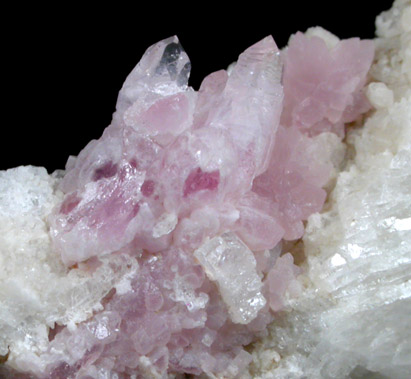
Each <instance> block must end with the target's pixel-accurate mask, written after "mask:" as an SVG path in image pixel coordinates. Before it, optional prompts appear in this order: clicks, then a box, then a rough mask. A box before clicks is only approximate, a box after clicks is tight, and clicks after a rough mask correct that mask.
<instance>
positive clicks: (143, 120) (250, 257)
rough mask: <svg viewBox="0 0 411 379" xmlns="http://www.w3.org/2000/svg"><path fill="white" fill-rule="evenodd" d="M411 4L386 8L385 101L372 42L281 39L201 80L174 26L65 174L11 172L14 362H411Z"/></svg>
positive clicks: (342, 372) (138, 371)
mask: <svg viewBox="0 0 411 379" xmlns="http://www.w3.org/2000/svg"><path fill="white" fill-rule="evenodd" d="M410 9H411V6H410V5H409V3H407V2H405V1H402V2H401V1H397V3H396V5H395V7H394V10H393V11H392V12H393V14H394V15H395V17H396V18H395V20H396V21H395V22H393V23H392V24H390V23H389V22H388V21H386V20H385V17H387V15H385V16H384V15H383V16H382V17H381V18H380V19H379V33H380V34H381V36H382V37H385V38H386V39H387V41H388V38H390V40H389V41H388V42H386V45H384V43H382V42H380V43H381V46H380V47H379V46H378V45H377V47H378V50H377V61H376V63H375V65H374V68H373V70H372V71H371V73H372V75H373V78H374V80H380V81H383V82H385V83H386V84H383V83H371V84H370V85H369V86H368V87H367V92H366V94H367V97H368V100H367V98H366V97H365V92H364V91H363V87H364V85H365V84H366V80H367V73H368V70H369V68H370V65H371V63H372V61H373V54H374V47H373V43H372V42H371V41H360V40H359V39H355V38H354V39H350V40H343V41H340V40H339V39H338V38H337V37H335V36H333V35H332V34H330V33H328V32H326V31H325V30H323V29H321V28H313V29H309V30H308V31H307V32H306V33H305V34H302V33H297V34H296V35H295V36H293V37H292V38H291V39H290V43H289V46H288V48H286V49H285V50H284V51H283V52H280V51H279V50H278V48H277V46H276V45H275V43H274V40H273V39H272V37H267V38H265V39H263V40H261V41H260V42H258V43H256V44H255V45H253V46H251V47H250V48H248V49H247V50H246V51H245V52H244V53H242V54H241V55H240V56H239V59H238V61H237V62H236V64H235V65H233V67H232V68H231V69H230V70H228V71H225V70H221V71H217V72H215V73H212V74H211V75H209V76H207V77H206V78H205V79H204V81H203V83H202V85H201V87H200V89H199V91H198V92H196V91H194V90H193V89H192V88H190V87H189V86H188V77H189V73H190V62H189V60H188V56H187V55H186V53H185V52H184V50H183V49H182V47H181V45H180V43H179V41H178V39H177V37H172V38H169V39H166V40H163V41H160V42H159V43H157V44H155V45H153V46H152V47H150V48H149V49H148V50H147V51H146V53H145V54H144V56H143V57H142V59H141V61H140V63H139V64H138V65H137V66H136V68H135V69H134V70H133V71H132V72H131V74H130V75H129V76H128V78H127V79H126V81H125V83H124V85H123V88H122V89H121V91H120V93H119V97H118V102H117V106H116V112H115V113H114V116H113V121H112V123H111V125H110V126H109V127H108V128H107V129H106V130H105V131H104V133H103V135H102V137H101V138H100V139H98V140H93V141H91V142H90V143H89V144H88V145H87V146H86V147H85V148H84V150H83V151H82V152H81V153H80V154H79V155H78V157H70V158H69V160H68V163H67V166H66V170H65V172H57V173H55V174H53V175H52V176H49V175H48V174H47V173H46V171H45V170H44V169H40V168H34V167H20V168H17V169H12V170H8V171H6V172H1V173H0V231H1V233H0V236H1V237H0V238H1V241H0V246H1V254H0V263H1V267H2V269H1V270H0V301H1V307H0V331H1V333H0V355H2V356H4V357H5V358H4V360H6V359H7V361H6V367H7V370H8V371H5V370H6V369H5V368H3V372H5V373H6V374H5V375H7V376H8V377H13V376H15V375H17V373H16V372H20V373H21V374H19V375H23V376H24V375H26V376H27V377H30V375H31V376H34V377H38V378H115V377H116V378H123V377H124V378H126V377H133V378H137V377H167V376H172V375H179V374H194V375H201V374H205V375H207V376H209V377H227V378H230V377H238V376H243V377H247V375H248V376H249V377H258V376H261V377H273V376H274V377H287V378H290V377H296V378H299V377H303V376H304V375H308V376H310V377H313V378H315V377H344V376H347V375H350V374H351V373H354V374H355V375H360V374H361V373H364V372H365V373H367V372H369V371H377V372H380V373H382V374H383V375H388V376H394V377H395V376H397V377H401V376H406V373H407V370H408V369H409V364H408V363H407V362H408V361H407V357H408V355H409V350H410V343H411V342H410V341H411V338H410V336H409V333H408V332H407V333H408V334H407V333H402V336H401V333H400V329H399V328H398V327H397V325H396V322H395V320H396V317H395V312H399V316H398V319H399V320H402V319H404V323H405V322H406V315H407V313H408V311H409V298H410V297H409V296H410V293H411V291H410V289H409V286H408V283H409V279H410V278H409V276H408V277H407V272H408V270H407V268H408V266H409V263H410V246H408V245H409V244H407V241H408V240H411V236H409V235H408V234H409V233H408V232H409V229H410V228H409V218H410V217H409V215H410V212H411V210H410V209H409V205H410V204H411V199H410V197H409V194H408V192H407V188H409V186H410V185H411V177H410V174H411V173H410V172H409V167H410V165H409V163H410V161H411V158H410V146H411V141H410V130H411V126H410V124H411V114H410V110H411V106H410V103H411V98H410V93H409V91H410V89H409V87H410V85H409V83H410V78H411V76H410V75H409V72H411V70H410V67H409V63H410V60H409V59H408V58H409V56H410V54H409V51H410V49H411V48H410V47H409V40H410V39H409V38H408V37H407V35H408V36H409V29H407V27H408V26H407V25H409V24H410V23H409V22H408V21H409V15H410ZM398 14H401V15H402V16H401V18H398V17H399V16H398ZM407 17H408V18H407ZM388 18H390V14H388ZM404 20H405V21H404ZM407 20H408V21H407ZM399 24H401V26H398V25H399ZM387 25H389V26H387ZM395 28H398V29H395ZM401 28H402V29H401ZM401 33H402V34H401ZM406 33H408V34H406ZM404 36H405V37H404ZM407 38H408V39H407ZM407 41H408V42H407ZM387 46H388V47H387ZM392 46H394V47H395V49H397V50H393V47H392ZM393 51H394V52H393ZM378 54H380V55H378ZM388 54H394V57H401V59H391V60H390V62H393V63H392V64H399V63H398V62H402V63H401V64H402V66H401V68H395V67H394V68H389V69H387V66H386V64H387V63H385V62H387V59H386V57H387V56H388ZM395 54H396V55H395ZM396 62H397V63H396ZM302 63H303V64H302ZM283 65H284V67H283ZM387 72H388V74H387ZM399 72H401V74H399ZM393 83H395V84H393ZM394 87H395V88H394ZM371 106H374V107H375V108H376V109H377V111H375V113H374V114H373V115H372V116H371V117H370V118H369V119H368V121H367V123H366V124H365V126H364V128H363V129H361V130H360V129H359V130H354V131H352V132H350V133H349V135H348V139H347V143H348V148H349V153H350V156H351V157H352V160H351V161H345V162H344V156H345V145H344V144H343V142H342V141H341V138H342V137H343V136H344V133H345V126H344V125H345V123H347V122H351V121H353V120H356V119H357V118H358V117H359V116H360V115H361V114H362V113H364V112H366V111H368V110H370V108H371ZM390 106H392V110H389V109H388V107H390ZM388 126H390V127H391V128H392V129H394V130H395V133H390V132H388V131H387V130H388ZM353 151H354V152H353ZM343 164H345V165H346V167H345V171H343V172H342V173H340V174H338V172H339V171H340V170H341V169H342V168H343ZM387 178H389V179H390V180H389V181H387ZM335 183H336V185H335V189H334V190H333V192H332V193H331V197H330V200H329V202H328V204H327V208H326V210H325V211H323V213H322V214H318V213H316V212H319V211H321V209H322V207H323V204H324V202H325V200H326V196H327V192H326V190H331V189H332V188H333V187H334V184H335ZM307 219H308V226H307V229H306V234H305V236H304V239H303V242H304V253H305V255H306V257H305V258H304V257H303V258H301V256H300V257H299V258H298V259H299V261H300V262H302V263H300V265H301V266H302V267H298V266H297V265H296V264H295V263H294V257H293V255H292V254H290V253H288V252H287V251H288V250H291V252H292V253H293V254H294V255H295V256H296V257H298V254H297V252H298V249H299V248H301V243H300V244H297V245H295V244H294V245H293V244H290V243H289V242H287V241H292V240H296V239H299V238H301V237H302V236H303V234H304V221H306V220H307ZM385 235H389V239H385ZM348 272H351V273H354V275H350V274H348ZM407 280H408V282H407ZM370 294H371V295H372V296H370ZM370 299H371V300H370ZM268 325H270V326H269V327H268V328H267V326H268ZM378 325H383V326H384V327H385V329H384V330H385V331H386V332H381V333H380V334H375V338H374V337H373V336H374V335H373V334H372V333H373V330H374V333H376V331H375V329H378ZM390 331H391V332H390ZM350 333H354V336H355V338H349V336H350ZM361 333H363V334H361ZM384 333H385V334H384ZM362 335H364V338H363V339H362V338H361V336H362ZM394 341H399V344H398V346H397V347H396V349H395V354H394V353H393V352H392V351H384V344H385V343H386V344H393V343H394ZM251 343H254V344H255V345H254V348H253V349H251V350H250V348H249V346H250V344H251ZM247 346H248V347H247ZM246 347H247V348H246ZM388 350H390V349H388ZM407 352H408V353H407ZM369 354H374V355H375V358H372V359H371V358H370V357H369ZM6 357H7V358H6ZM324 357H326V358H324ZM250 363H251V365H250V366H249V364H250ZM248 366H249V367H248ZM0 370H1V369H0ZM367 370H368V371H367Z"/></svg>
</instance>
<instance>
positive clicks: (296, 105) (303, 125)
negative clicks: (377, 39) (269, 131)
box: [281, 32, 374, 136]
mask: <svg viewBox="0 0 411 379" xmlns="http://www.w3.org/2000/svg"><path fill="white" fill-rule="evenodd" d="M284 55H285V57H284V78H283V84H284V94H285V99H284V110H283V113H282V116H281V123H282V124H283V125H287V126H291V125H292V126H296V127H298V128H299V129H300V130H301V131H303V132H304V133H307V134H308V135H316V134H319V133H321V132H324V131H331V132H334V133H337V134H338V135H339V136H343V135H344V124H345V123H347V122H351V121H354V120H355V119H357V118H358V116H359V115H360V114H361V113H364V112H365V111H367V110H369V109H370V104H369V103H368V101H367V100H366V98H365V95H364V94H363V92H362V88H363V86H364V84H365V80H366V76H367V73H368V70H369V68H370V66H371V63H372V61H373V58H374V45H373V42H372V41H371V40H365V41H361V40H360V39H359V38H351V39H347V40H342V41H339V42H337V43H336V44H335V46H333V47H329V46H327V45H326V43H325V41H324V40H323V39H321V38H319V37H316V36H311V37H309V36H307V35H304V34H303V33H300V32H298V33H296V34H295V35H294V36H293V37H292V38H291V40H290V42H289V45H288V48H287V50H286V52H285V54H284Z"/></svg>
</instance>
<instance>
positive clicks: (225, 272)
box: [194, 232, 266, 324]
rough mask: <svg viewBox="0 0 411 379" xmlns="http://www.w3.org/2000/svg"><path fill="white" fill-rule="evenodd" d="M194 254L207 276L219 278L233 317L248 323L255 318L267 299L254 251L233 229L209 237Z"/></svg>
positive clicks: (236, 320)
mask: <svg viewBox="0 0 411 379" xmlns="http://www.w3.org/2000/svg"><path fill="white" fill-rule="evenodd" d="M194 255H195V256H196V257H197V259H198V260H199V261H200V263H201V265H202V266H203V268H204V270H205V272H206V274H207V276H208V277H209V278H210V279H211V280H213V281H215V282H217V285H218V287H219V289H220V293H221V296H222V298H223V300H224V302H225V303H226V304H227V307H228V311H229V313H230V316H231V319H232V321H233V322H235V323H239V324H248V323H249V322H250V321H251V320H253V319H254V318H255V317H256V316H257V313H258V311H259V310H260V309H261V308H263V307H264V305H265V304H266V300H265V298H264V296H263V295H262V293H261V287H262V282H261V279H260V277H259V276H258V274H257V270H256V266H257V262H256V260H255V257H254V254H253V253H252V251H251V250H250V249H249V248H248V247H247V246H246V245H245V244H244V243H243V242H242V241H241V240H240V239H239V238H238V237H237V235H236V234H235V233H232V232H230V233H224V234H223V235H221V236H218V237H214V238H212V239H210V240H208V241H206V242H205V243H204V244H203V245H202V246H201V247H199V248H198V249H197V250H196V251H195V252H194Z"/></svg>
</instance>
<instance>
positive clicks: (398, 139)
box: [249, 0, 411, 379]
mask: <svg viewBox="0 0 411 379" xmlns="http://www.w3.org/2000/svg"><path fill="white" fill-rule="evenodd" d="M410 9H411V2H410V1H404V0H402V1H401V0H397V1H396V2H395V4H394V7H393V9H391V10H390V11H388V12H384V13H383V14H382V15H381V16H380V17H378V19H377V27H378V29H377V34H378V36H379V37H380V39H378V40H377V55H376V61H375V64H374V66H373V67H372V70H371V72H372V77H371V84H370V85H369V86H368V90H367V96H368V98H369V100H370V102H371V103H372V105H373V106H374V107H375V108H376V109H375V110H374V111H372V112H371V113H370V115H369V117H368V118H367V119H366V121H365V123H364V125H363V127H362V128H356V129H353V130H352V131H350V132H349V135H348V137H347V142H348V148H349V151H350V152H352V154H351V155H349V157H350V156H351V157H352V159H349V160H348V161H347V164H346V168H345V169H344V171H343V172H341V173H340V174H339V175H338V176H337V181H336V185H335V188H334V190H333V191H332V192H331V194H330V196H329V200H328V203H327V204H326V207H325V210H324V211H323V212H322V213H321V214H314V215H312V216H311V217H310V218H309V220H308V224H307V228H306V232H305V236H304V238H303V241H304V253H305V256H306V260H305V263H304V265H303V266H304V267H303V268H304V269H305V275H302V276H301V277H300V280H301V283H302V284H304V285H305V291H303V295H302V296H301V297H300V298H299V299H297V300H295V301H294V302H292V303H291V304H290V306H289V308H288V310H287V311H286V312H284V314H283V315H282V316H281V317H280V318H279V319H277V320H276V321H274V323H273V324H272V325H271V328H270V336H269V337H267V338H266V339H264V340H263V341H260V342H259V343H257V344H256V345H255V350H254V353H253V356H254V363H253V365H252V367H251V370H250V373H249V374H250V375H251V376H252V377H255V378H287V379H289V378H409V377H410V376H411V318H410V314H411V66H410V65H409V62H410V61H409V57H410V56H411V43H410V41H411V33H410V30H409V25H408V24H407V23H406V22H404V21H403V20H404V19H406V18H407V17H408V15H409V12H410ZM273 351H274V352H277V353H278V355H279V356H280V359H276V355H275V354H273ZM268 352H269V354H268ZM268 356H269V357H268Z"/></svg>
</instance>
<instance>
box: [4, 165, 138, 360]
mask: <svg viewBox="0 0 411 379" xmlns="http://www.w3.org/2000/svg"><path fill="white" fill-rule="evenodd" d="M57 182H58V178H57V177H56V175H53V176H50V175H48V174H47V171H46V170H45V169H44V168H39V167H33V166H27V167H18V168H15V169H10V170H7V171H0V355H6V354H7V353H8V351H10V355H9V359H8V363H9V364H11V365H13V360H14V358H15V357H16V356H19V355H22V356H24V354H25V353H29V354H33V353H36V352H39V351H42V349H45V348H46V347H47V344H48V331H49V328H53V327H54V326H55V324H56V323H58V324H61V325H65V324H67V323H68V322H71V323H72V324H73V323H78V322H80V321H83V320H85V319H87V318H88V317H89V316H90V315H91V314H92V312H93V311H94V310H98V309H101V303H100V301H101V299H102V298H103V297H104V296H105V295H106V294H107V293H108V291H109V290H110V289H111V288H112V287H113V286H114V285H115V284H116V282H117V281H119V280H120V278H121V277H122V276H123V275H124V274H125V273H127V272H128V271H129V270H131V269H132V263H131V260H130V262H125V260H124V258H121V259H118V258H115V259H114V260H113V259H110V262H108V260H107V261H106V262H104V263H103V264H102V265H101V266H100V267H98V268H96V270H95V271H94V272H93V275H91V276H88V275H84V274H82V273H81V271H80V270H78V269H71V270H68V269H67V268H66V267H65V266H64V265H63V263H62V262H61V260H60V258H59V256H58V255H56V253H55V251H54V250H53V249H52V247H51V241H50V237H49V234H48V224H47V217H46V216H47V215H48V214H49V213H50V211H51V209H52V208H53V207H54V206H55V205H56V204H57V203H58V202H59V201H61V198H62V195H61V193H59V191H57V190H56V189H55V188H56V184H57Z"/></svg>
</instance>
